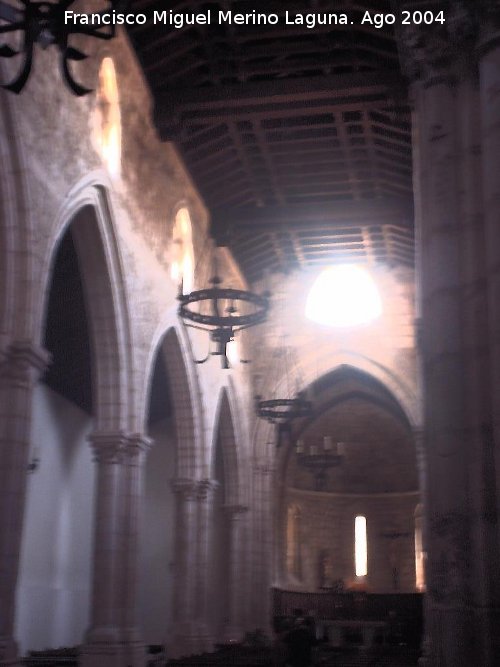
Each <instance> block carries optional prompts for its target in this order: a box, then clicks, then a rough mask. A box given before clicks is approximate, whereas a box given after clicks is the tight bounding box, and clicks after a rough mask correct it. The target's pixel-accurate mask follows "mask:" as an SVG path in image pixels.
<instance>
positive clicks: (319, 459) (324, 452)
mask: <svg viewBox="0 0 500 667" xmlns="http://www.w3.org/2000/svg"><path fill="white" fill-rule="evenodd" d="M295 455H296V458H297V463H298V464H299V466H301V467H302V468H305V469H306V470H307V471H308V472H310V473H311V474H312V475H313V476H314V481H315V488H316V491H322V490H323V489H324V488H325V486H326V481H327V479H328V471H329V470H330V468H336V467H338V466H340V465H341V464H342V462H343V461H344V457H345V443H343V442H333V439H332V437H331V436H329V435H325V437H324V438H323V441H322V443H321V444H320V445H310V446H308V447H306V446H305V445H304V441H303V440H302V439H300V438H299V440H297V442H296V445H295Z"/></svg>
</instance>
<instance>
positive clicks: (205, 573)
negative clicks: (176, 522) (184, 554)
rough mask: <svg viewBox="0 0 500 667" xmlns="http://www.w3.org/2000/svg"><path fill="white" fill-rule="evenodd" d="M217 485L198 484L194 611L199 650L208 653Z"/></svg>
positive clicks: (210, 644) (212, 640) (208, 483)
mask: <svg viewBox="0 0 500 667" xmlns="http://www.w3.org/2000/svg"><path fill="white" fill-rule="evenodd" d="M217 487H218V482H216V481H214V480H209V479H204V480H202V481H200V482H198V495H197V499H198V544H197V547H198V556H197V582H196V596H197V603H196V608H197V611H198V641H197V643H198V650H199V652H201V653H203V652H205V651H209V650H210V649H211V648H212V646H213V642H214V637H213V633H212V629H211V623H210V614H211V607H210V596H211V595H212V594H213V592H214V591H213V590H212V588H211V586H210V584H211V554H212V549H213V544H212V516H213V503H214V492H215V490H216V489H217Z"/></svg>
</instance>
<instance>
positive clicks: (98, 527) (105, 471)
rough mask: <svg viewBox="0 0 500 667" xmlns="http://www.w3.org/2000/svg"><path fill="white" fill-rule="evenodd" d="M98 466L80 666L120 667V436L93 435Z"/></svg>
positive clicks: (123, 440) (124, 442)
mask: <svg viewBox="0 0 500 667" xmlns="http://www.w3.org/2000/svg"><path fill="white" fill-rule="evenodd" d="M90 441H91V444H92V447H93V450H94V453H95V462H96V466H97V471H96V472H97V478H96V501H95V525H94V551H93V555H94V561H93V581H92V603H91V626H90V628H89V630H88V631H87V634H86V638H85V644H84V647H83V650H82V656H81V661H80V662H81V664H82V665H83V667H123V663H122V655H121V640H122V637H121V633H120V624H121V618H120V616H121V614H120V603H121V601H120V595H121V591H120V587H121V583H122V581H121V577H120V575H121V569H120V565H121V561H122V560H123V559H122V558H121V556H122V554H121V548H122V544H123V542H122V539H123V526H122V524H121V521H120V519H121V517H122V512H121V507H120V502H121V493H120V491H121V489H120V481H121V473H122V462H123V455H124V450H125V448H126V446H127V445H128V444H129V442H128V439H127V437H126V436H125V435H124V434H123V433H119V432H118V433H94V434H93V435H92V436H91V437H90Z"/></svg>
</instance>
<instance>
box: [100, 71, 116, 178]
mask: <svg viewBox="0 0 500 667" xmlns="http://www.w3.org/2000/svg"><path fill="white" fill-rule="evenodd" d="M94 136H95V143H96V145H97V150H98V151H99V153H100V155H101V157H102V160H103V162H104V164H105V165H106V167H107V168H108V171H109V173H110V174H111V175H112V176H119V174H120V167H121V140H122V130H121V118H120V104H119V98H118V86H117V84H116V74H115V66H114V65H113V61H112V60H111V58H104V59H103V61H102V63H101V68H100V70H99V86H98V88H97V109H96V114H95V128H94Z"/></svg>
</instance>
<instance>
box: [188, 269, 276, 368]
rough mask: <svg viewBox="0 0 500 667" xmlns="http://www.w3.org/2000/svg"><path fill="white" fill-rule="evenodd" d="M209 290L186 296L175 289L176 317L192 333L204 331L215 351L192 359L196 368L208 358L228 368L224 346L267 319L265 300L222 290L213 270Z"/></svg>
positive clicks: (267, 303)
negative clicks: (212, 358)
mask: <svg viewBox="0 0 500 667" xmlns="http://www.w3.org/2000/svg"><path fill="white" fill-rule="evenodd" d="M209 283H210V285H211V287H207V288H205V289H201V290H195V291H193V292H190V293H189V294H183V293H182V283H181V286H180V288H179V294H178V297H177V298H178V300H179V310H178V314H179V317H180V318H181V319H182V321H183V322H184V324H185V325H186V326H188V327H192V328H194V329H202V330H204V331H208V332H209V335H210V341H212V342H213V343H215V348H214V349H210V348H209V351H208V354H207V355H206V357H204V358H203V359H195V362H196V363H198V364H202V363H205V361H207V360H208V359H209V358H210V356H212V355H215V356H219V357H220V358H221V366H222V368H230V364H229V360H228V358H227V346H228V344H229V343H230V342H231V341H233V340H234V337H235V335H236V334H237V333H238V332H239V331H243V330H244V329H248V328H249V327H253V326H255V325H257V324H261V323H262V322H264V321H265V320H266V318H267V313H268V310H269V296H268V294H267V293H264V294H257V293H255V292H250V291H246V290H240V289H233V288H230V287H222V286H221V285H222V279H221V278H220V277H219V275H218V272H217V267H216V266H215V267H214V272H213V276H212V278H211V279H210V280H209Z"/></svg>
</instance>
